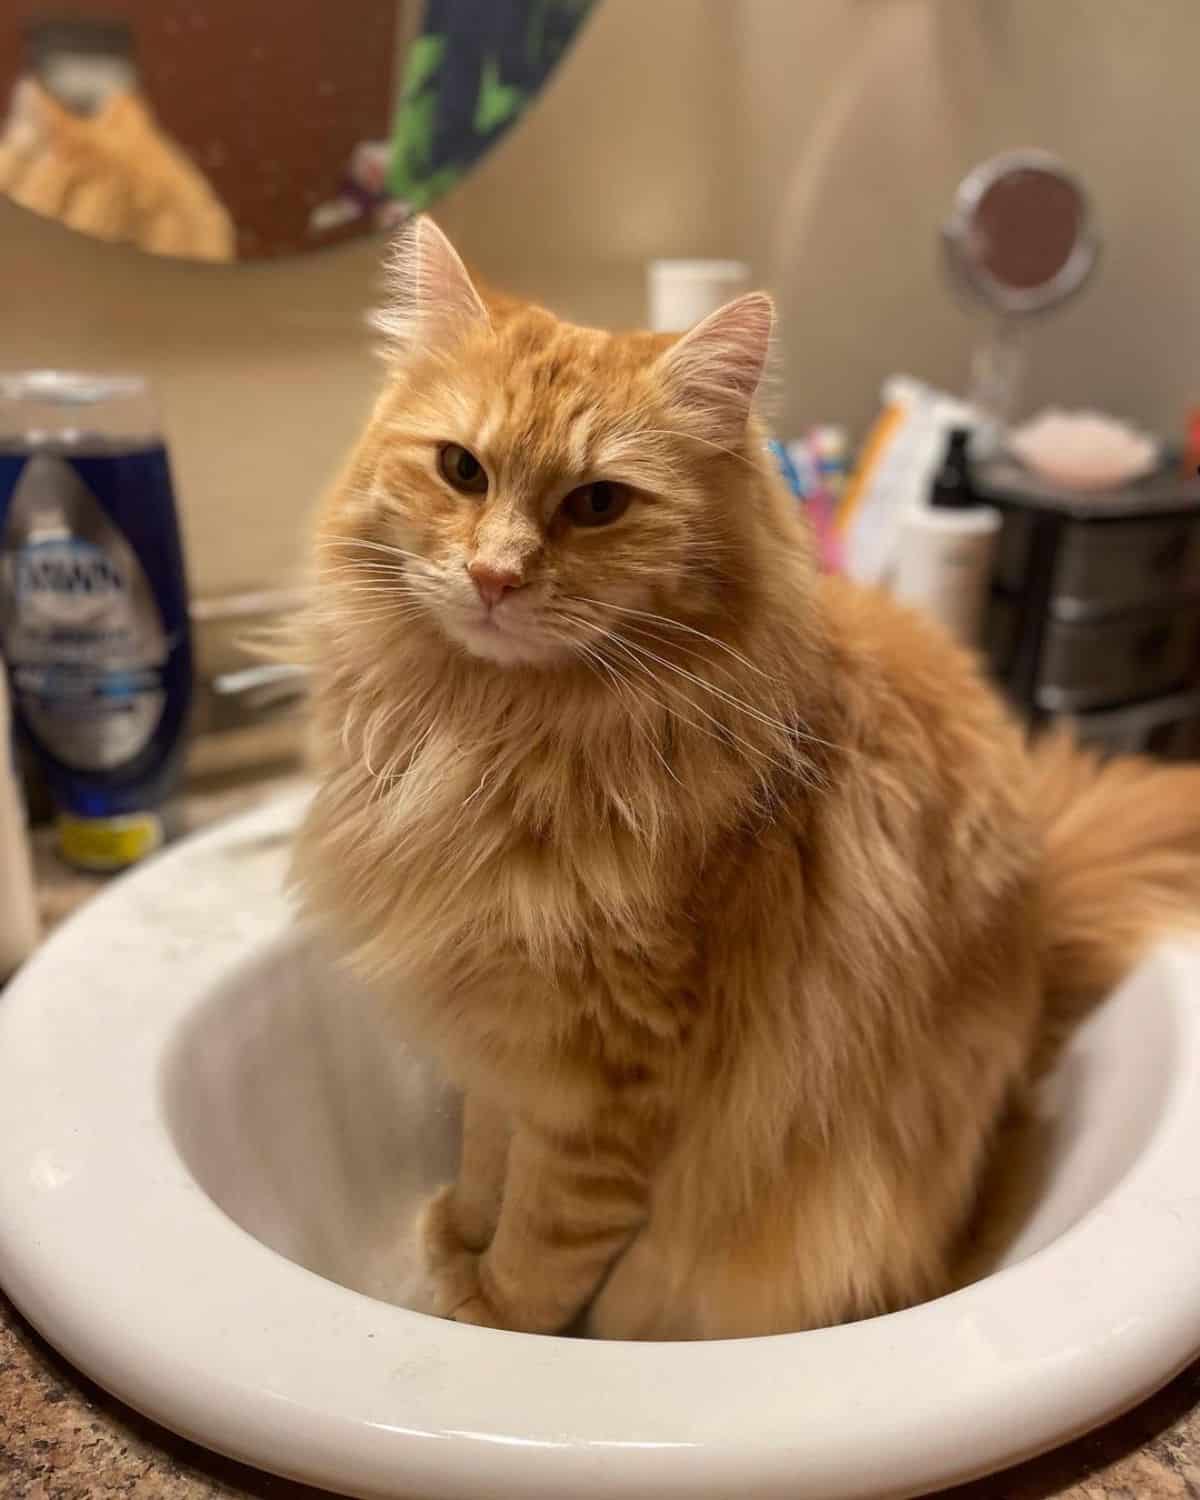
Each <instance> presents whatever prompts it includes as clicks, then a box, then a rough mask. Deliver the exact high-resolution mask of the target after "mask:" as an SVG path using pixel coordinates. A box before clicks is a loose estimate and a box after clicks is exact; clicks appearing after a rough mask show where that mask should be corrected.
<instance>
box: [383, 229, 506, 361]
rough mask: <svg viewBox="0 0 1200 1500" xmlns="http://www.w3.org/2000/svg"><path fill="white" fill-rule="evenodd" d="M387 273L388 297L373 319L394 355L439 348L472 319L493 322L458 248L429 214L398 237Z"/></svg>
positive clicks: (394, 356) (386, 267) (472, 321)
mask: <svg viewBox="0 0 1200 1500" xmlns="http://www.w3.org/2000/svg"><path fill="white" fill-rule="evenodd" d="M385 273H386V287H387V300H386V302H385V304H384V306H383V307H381V308H380V309H379V310H378V311H377V312H376V313H374V314H373V315H372V318H371V323H372V325H373V326H374V327H375V328H376V329H378V330H379V332H380V333H382V334H383V336H384V340H385V348H384V353H385V354H386V355H387V357H388V358H389V359H404V358H406V357H407V356H408V355H410V354H416V353H419V352H420V351H421V350H423V349H432V348H436V347H437V346H438V345H439V344H440V343H442V342H444V341H445V340H447V339H448V338H451V337H453V335H454V334H455V333H460V332H461V331H462V330H463V329H464V328H467V327H470V325H471V324H472V323H484V324H486V323H488V321H489V319H488V314H487V308H486V307H484V305H483V301H482V299H481V298H480V296H479V293H478V292H477V291H476V290H475V285H474V283H473V282H472V280H471V278H470V276H469V275H468V274H467V268H466V266H464V265H463V263H462V260H461V259H460V258H459V254H458V251H457V250H455V248H454V246H453V245H452V244H451V243H450V241H449V240H448V239H447V238H446V236H445V235H444V234H443V233H442V231H441V230H440V229H439V228H438V227H437V225H436V224H435V223H434V222H433V220H432V219H427V218H425V217H424V215H418V216H416V217H414V218H412V219H409V220H408V222H407V223H406V224H405V225H404V226H403V228H402V229H401V230H400V232H399V233H398V234H397V235H396V238H395V239H394V240H393V242H392V246H391V249H390V251H389V253H388V257H387V260H386V262H385Z"/></svg>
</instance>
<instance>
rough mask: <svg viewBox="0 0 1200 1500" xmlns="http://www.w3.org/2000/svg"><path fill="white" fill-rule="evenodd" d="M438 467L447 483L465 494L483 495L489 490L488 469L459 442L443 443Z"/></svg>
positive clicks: (439, 451) (439, 452)
mask: <svg viewBox="0 0 1200 1500" xmlns="http://www.w3.org/2000/svg"><path fill="white" fill-rule="evenodd" d="M438 468H439V469H440V470H441V474H442V478H443V479H444V480H445V481H446V483H447V484H452V485H453V486H454V488H455V489H456V490H461V491H462V492H463V494H464V495H482V494H484V493H486V491H487V487H488V478H487V470H486V469H485V468H484V467H483V465H482V464H481V463H480V462H479V460H478V459H477V458H476V457H475V455H474V454H473V453H470V452H468V450H467V449H466V448H462V447H460V446H459V445H458V444H457V443H443V444H442V446H441V448H440V449H439V450H438Z"/></svg>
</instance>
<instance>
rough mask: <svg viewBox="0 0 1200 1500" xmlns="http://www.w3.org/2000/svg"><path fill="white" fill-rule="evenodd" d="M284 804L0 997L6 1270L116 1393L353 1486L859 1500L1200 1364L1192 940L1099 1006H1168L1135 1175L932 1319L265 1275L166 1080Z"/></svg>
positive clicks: (270, 1258)
mask: <svg viewBox="0 0 1200 1500" xmlns="http://www.w3.org/2000/svg"><path fill="white" fill-rule="evenodd" d="M303 800H304V799H303V796H296V795H291V796H287V797H284V798H280V799H277V800H275V801H273V802H270V803H268V804H267V805H266V806H264V807H263V808H261V809H259V810H258V811H256V812H253V813H251V814H248V815H245V816H243V817H241V818H237V819H234V820H233V821H231V822H229V823H226V824H223V825H220V826H218V827H217V828H214V829H213V830H211V831H209V832H207V833H204V834H201V835H199V836H197V837H195V838H193V839H190V840H187V841H185V842H184V843H183V844H181V845H179V846H177V847H175V848H174V849H171V850H169V851H167V852H166V853H165V854H163V855H161V856H159V857H158V858H156V859H155V860H153V861H152V862H151V863H149V864H148V865H147V866H145V867H143V868H142V869H139V870H137V871H135V872H133V873H132V874H131V875H129V876H127V877H124V878H122V879H121V880H119V881H117V882H114V884H113V886H112V888H111V889H110V890H108V891H106V892H105V893H103V894H102V895H100V896H99V897H97V898H96V899H95V900H94V901H92V902H91V903H89V904H88V905H87V906H86V907H85V908H83V909H82V910H81V911H80V912H79V913H78V914H77V915H76V916H75V917H74V918H72V919H71V920H70V921H69V922H67V923H66V924H64V926H63V927H62V928H61V929H60V930H59V931H58V932H57V933H56V934H54V936H53V937H52V938H51V939H50V941H49V942H48V943H47V944H46V945H45V946H44V947H43V948H42V949H41V950H40V951H39V952H38V953H37V954H36V955H35V956H34V958H33V960H32V961H31V962H30V964H29V965H27V967H26V968H25V969H24V970H23V971H22V972H21V974H20V975H18V977H17V978H16V979H15V980H14V981H13V983H12V984H11V985H10V987H9V988H8V989H7V990H6V991H5V992H4V994H3V995H2V996H0V1283H2V1284H3V1285H4V1287H5V1289H6V1290H7V1292H8V1293H9V1295H10V1296H11V1298H12V1300H13V1301H14V1303H15V1304H16V1305H17V1307H18V1308H19V1309H20V1310H21V1311H22V1312H23V1313H24V1315H25V1316H26V1317H27V1318H28V1319H29V1320H30V1322H32V1323H33V1324H34V1326H35V1327H37V1328H38V1329H39V1330H40V1331H41V1332H42V1333H43V1334H44V1335H45V1336H46V1337H47V1338H48V1339H49V1341H50V1342H51V1343H52V1344H54V1345H55V1346H56V1347H57V1348H58V1349H59V1350H60V1351H61V1352H62V1353H63V1354H64V1355H65V1356H66V1357H67V1358H68V1359H70V1360H71V1361H72V1362H73V1363H74V1364H76V1365H77V1366H78V1367H79V1368H80V1369H82V1370H83V1371H84V1372H85V1373H86V1374H88V1375H89V1376H91V1377H92V1378H93V1379H95V1380H96V1381H97V1382H98V1383H99V1384H101V1385H102V1386H104V1387H105V1388H107V1389H108V1390H110V1391H111V1392H112V1393H113V1394H114V1395H116V1396H118V1397H119V1398H120V1399H122V1400H124V1401H126V1402H127V1403H128V1404H129V1405H131V1406H133V1407H135V1408H136V1409H138V1410H140V1411H142V1412H144V1413H145V1414H146V1415H148V1416H150V1417H152V1418H153V1419H155V1420H157V1421H159V1422H161V1423H163V1425H165V1426H167V1427H170V1428H172V1429H174V1430H175V1431H178V1432H181V1433H183V1434H184V1435H185V1436H188V1437H191V1438H193V1439H195V1440H197V1441H199V1442H202V1443H204V1444H206V1445H207V1446H209V1447H211V1448H215V1449H217V1450H219V1451H222V1452H225V1453H227V1454H229V1455H230V1456H232V1457H235V1458H239V1459H242V1460H245V1461H247V1462H250V1463H253V1464H256V1465H258V1466H259V1467H261V1468H265V1469H268V1470H271V1471H273V1472H276V1473H280V1474H284V1475H287V1476H289V1477H293V1478H297V1479H302V1480H305V1481H307V1482H308V1483H310V1484H318V1485H324V1486H326V1487H328V1488H332V1489H335V1490H342V1491H343V1492H346V1491H349V1492H351V1493H355V1494H359V1495H378V1496H408V1495H414V1496H420V1497H422V1500H467V1497H472V1496H475V1495H485V1494H486V1495H488V1496H493V1497H497V1500H501V1497H511V1500H540V1497H545V1500H551V1497H554V1500H557V1497H559V1496H561V1495H562V1494H563V1493H571V1494H573V1495H576V1496H578V1497H579V1500H590V1497H597V1500H598V1497H608V1496H613V1497H615V1496H625V1497H631V1496H639V1497H640V1496H641V1495H642V1494H644V1493H649V1492H653V1493H655V1494H661V1495H663V1496H672V1495H679V1496H682V1495H688V1496H712V1497H718V1496H720V1497H726V1496H728V1495H729V1494H731V1493H735V1492H741V1491H744V1492H746V1493H747V1494H753V1495H754V1496H756V1497H759V1496H761V1497H772V1500H773V1497H779V1500H783V1497H784V1496H787V1497H788V1500H801V1497H804V1496H810V1497H813V1500H816V1497H820V1500H841V1497H845V1500H850V1497H860V1500H861V1497H862V1496H863V1495H866V1494H878V1495H884V1494H886V1495H889V1496H902V1495H911V1494H916V1493H920V1492H923V1491H926V1490H929V1489H932V1488H936V1487H940V1486H944V1485H948V1484H952V1483H955V1482H958V1481H961V1480H965V1479H967V1478H970V1477H973V1476H975V1475H978V1474H982V1473H986V1472H991V1471H994V1470H995V1469H997V1468H1000V1467H1003V1466H1005V1465H1008V1464H1010V1463H1013V1462H1016V1461H1018V1460H1020V1459H1022V1458H1025V1457H1029V1456H1031V1455H1033V1454H1034V1453H1036V1452H1039V1451H1042V1450H1044V1449H1046V1448H1049V1447H1052V1446H1054V1445H1056V1444H1057V1443H1060V1442H1063V1441H1066V1440H1067V1439H1069V1438H1071V1437H1074V1436H1076V1435H1077V1434H1079V1433H1080V1432H1082V1431H1084V1430H1086V1429H1088V1428H1090V1427H1093V1426H1095V1425H1098V1424H1099V1423H1101V1422H1103V1421H1105V1420H1108V1419H1109V1418H1111V1417H1112V1416H1115V1415H1117V1414H1118V1413H1119V1412H1120V1411H1122V1410H1124V1409H1126V1408H1128V1407H1129V1406H1131V1405H1134V1404H1135V1403H1136V1402H1137V1401H1139V1400H1141V1399H1142V1398H1144V1397H1145V1396H1146V1395H1148V1394H1150V1392H1151V1391H1153V1390H1154V1389H1156V1388H1157V1387H1158V1386H1160V1385H1162V1384H1164V1383H1165V1382H1166V1381H1167V1380H1168V1379H1170V1378H1171V1376H1172V1375H1174V1374H1175V1373H1176V1372H1177V1371H1178V1370H1179V1369H1180V1368H1182V1367H1183V1366H1184V1365H1185V1364H1187V1363H1188V1361H1189V1360H1190V1359H1191V1358H1192V1357H1193V1356H1194V1355H1195V1353H1196V1351H1197V1349H1198V1348H1200V1191H1189V1184H1190V1182H1191V1181H1192V1180H1193V1178H1194V1172H1195V1167H1194V1162H1195V1144H1194V1143H1195V1141H1196V1140H1197V1139H1200V946H1193V945H1188V946H1185V945H1183V944H1167V945H1164V946H1163V948H1162V949H1160V950H1158V951H1157V952H1156V953H1155V954H1154V955H1153V956H1152V958H1151V959H1150V960H1148V962H1147V965H1145V966H1144V968H1143V970H1142V971H1141V972H1140V974H1139V976H1138V977H1137V978H1136V980H1135V981H1133V982H1132V983H1131V985H1130V986H1126V987H1125V988H1124V990H1123V991H1122V992H1120V993H1119V994H1118V996H1117V997H1115V998H1114V1000H1113V1001H1111V1002H1110V1004H1111V1005H1114V1006H1117V1005H1120V1004H1125V1005H1131V1004H1141V1005H1151V1006H1154V1007H1156V1011H1157V1012H1158V1013H1160V1019H1161V1020H1162V1023H1163V1024H1165V1025H1167V1026H1169V1028H1170V1030H1171V1033H1172V1041H1173V1043H1174V1060H1173V1061H1174V1069H1173V1072H1172V1074H1171V1077H1170V1080H1169V1084H1170V1086H1169V1088H1168V1089H1167V1091H1166V1094H1165V1097H1164V1099H1163V1102H1162V1105H1161V1108H1160V1109H1159V1112H1158V1117H1157V1119H1156V1121H1155V1123H1154V1126H1153V1129H1152V1131H1151V1134H1150V1138H1149V1140H1148V1142H1147V1143H1146V1145H1145V1147H1144V1149H1143V1150H1142V1152H1141V1154H1140V1156H1139V1157H1138V1159H1137V1161H1136V1162H1135V1163H1134V1164H1133V1166H1132V1167H1131V1169H1130V1170H1129V1171H1128V1173H1127V1174H1126V1176H1125V1177H1124V1179H1123V1180H1122V1181H1121V1183H1120V1184H1119V1186H1118V1187H1117V1188H1116V1189H1115V1190H1114V1191H1113V1192H1112V1193H1110V1194H1109V1195H1108V1196H1107V1197H1106V1198H1105V1199H1104V1200H1103V1201H1102V1202H1100V1203H1099V1204H1097V1205H1096V1206H1095V1207H1094V1208H1093V1209H1092V1210H1090V1211H1089V1212H1088V1213H1087V1214H1086V1215H1085V1216H1084V1217H1083V1219H1081V1220H1080V1221H1079V1222H1078V1223H1077V1224H1075V1225H1074V1227H1073V1228H1071V1229H1070V1230H1068V1231H1067V1232H1066V1233H1065V1234H1064V1235H1062V1236H1061V1237H1060V1238H1059V1239H1058V1240H1056V1241H1055V1242H1054V1243H1053V1244H1051V1245H1049V1246H1047V1247H1046V1248H1044V1249H1042V1250H1040V1251H1038V1252H1037V1253H1036V1254H1034V1255H1033V1256H1031V1257H1030V1258H1029V1259H1027V1260H1024V1261H1022V1262H1021V1263H1019V1264H1017V1265H1013V1266H1010V1267H1008V1268H1006V1269H1005V1270H1003V1271H1001V1272H999V1273H998V1274H996V1275H993V1276H991V1277H988V1278H987V1279H985V1280H984V1281H982V1282H979V1283H977V1284H975V1285H974V1286H971V1287H967V1288H965V1289H964V1290H962V1291H960V1292H957V1293H955V1294H953V1295H952V1296H950V1297H945V1298H942V1299H939V1300H938V1301H936V1302H933V1303H928V1304H925V1305H924V1306H921V1307H917V1308H911V1309H908V1310H907V1311H904V1312H900V1313H895V1314H891V1315H889V1316H887V1317H883V1318H876V1319H873V1320H870V1321H867V1322H862V1323H856V1324H851V1325H847V1326H845V1327H842V1328H834V1329H822V1330H817V1331H815V1332H810V1333H802V1334H789V1335H781V1336H777V1337H775V1338H769V1339H746V1340H736V1341H730V1342H722V1343H711V1344H641V1345H626V1344H601V1343H584V1342H581V1341H575V1340H567V1339H551V1338H539V1337H531V1336H528V1335H517V1334H506V1333H498V1332H495V1331H492V1330H487V1329H476V1328H470V1327H465V1326H460V1325H457V1324H450V1323H444V1322H438V1321H437V1320H434V1319H431V1318H427V1317H425V1316H424V1315H422V1314H419V1313H414V1312H410V1311H407V1310H406V1309H402V1308H398V1307H393V1306H391V1305H389V1304H386V1303H382V1302H378V1301H375V1300H373V1299H371V1298H368V1297H365V1296H363V1295H362V1294H360V1293H358V1292H354V1291H351V1290H348V1289H346V1288H344V1287H341V1286H339V1285H337V1284H335V1283H333V1282H330V1281H326V1280H324V1279H323V1278H321V1277H319V1276H316V1275H314V1274H313V1273H312V1272H309V1271H307V1270H304V1269H303V1268H302V1267H300V1266H298V1265H295V1264H294V1263H292V1262H290V1261H288V1260H286V1259H284V1258H283V1257H282V1256H280V1255H278V1254H277V1253H276V1252H275V1251H273V1250H270V1249H268V1248H267V1247H266V1246H264V1245H262V1244H260V1243H259V1242H258V1241H257V1240H255V1239H254V1238H253V1237H252V1236H250V1235H249V1234H248V1233H247V1232H246V1231H245V1230H243V1229H241V1228H240V1227H239V1226H238V1225H237V1224H235V1223H234V1221H233V1220H232V1219H230V1218H229V1217H228V1216H227V1215H226V1214H225V1212H224V1211H223V1210H222V1209H221V1208H220V1207H219V1206H218V1205H217V1204H216V1203H214V1202H213V1201H212V1200H211V1199H210V1198H209V1197H208V1196H207V1194H205V1193H204V1192H203V1191H202V1190H201V1189H200V1188H199V1186H198V1185H197V1184H196V1182H195V1181H194V1179H193V1178H192V1177H191V1174H190V1172H189V1171H188V1169H187V1167H186V1165H185V1164H184V1163H183V1161H182V1160H181V1158H180V1157H179V1154H178V1151H177V1149H176V1146H175V1142H174V1139H173V1137H172V1135H171V1132H170V1129H169V1125H168V1121H167V1119H166V1112H165V1110H164V1107H163V1102H162V1100H161V1097H160V1080H161V1076H162V1066H163V1061H164V1058H165V1057H166V1056H167V1055H168V1054H169V1051H170V1048H171V1045H172V1041H173V1039H174V1037H175V1036H176V1034H177V1031H178V1028H179V1026H180V1025H181V1024H182V1023H183V1022H184V1020H185V1018H186V1017H187V1016H189V1015H190V1014H191V1013H192V1011H193V1009H194V1007H195V1006H196V1005H197V1004H200V1003H202V1002H203V1000H204V998H205V997H206V996H207V995H208V994H209V993H210V991H211V988H212V986H213V985H214V984H215V983H216V982H218V981H219V979H220V978H221V977H223V976H224V975H225V974H227V973H228V972H229V970H230V969H231V968H232V967H233V966H234V965H235V964H237V963H238V962H240V961H243V960H244V959H245V958H246V957H247V956H249V955H251V954H252V953H254V952H256V951H258V950H259V949H260V948H261V946H262V945H263V944H264V943H265V942H267V941H270V940H272V939H277V938H279V937H280V936H281V934H282V933H283V932H284V931H285V929H286V927H287V925H288V921H289V914H288V908H287V904H286V901H285V899H284V897H283V895H282V892H281V890H280V889H279V877H280V874H281V872H282V869H283V865H284V860H285V852H284V846H283V842H282V840H283V839H285V837H286V833H287V831H288V830H289V829H290V828H291V827H292V826H293V824H294V822H295V821H296V819H297V817H298V816H299V813H300V811H301V808H302V805H303ZM218 871H219V872H220V874H221V877H222V878H221V879H219V880H212V879H207V880H206V877H207V876H211V875H212V874H214V873H215V872H218ZM98 955H105V957H104V959H103V960H101V959H99V958H98ZM1141 992H1144V994H1142V993H1141ZM1189 992H1190V994H1189ZM81 994H82V995H83V996H84V1000H83V1004H82V1006H81V1003H80V996H81ZM1131 994H1132V996H1133V999H1132V1000H1131V999H1129V998H1128V996H1129V995H1131ZM1123 997H1124V998H1123ZM1135 1065H1136V1060H1135V1061H1132V1062H1131V1063H1130V1066H1135ZM1157 1077H1158V1075H1157V1074H1156V1075H1155V1078H1154V1079H1151V1080H1150V1081H1151V1082H1153V1081H1155V1080H1156V1079H1157ZM147 1184H153V1185H154V1188H155V1191H154V1193H153V1194H151V1195H148V1194H147V1191H146V1185H147ZM131 1266H134V1267H136V1274H130V1270H129V1268H130V1267H131ZM181 1286H182V1287H183V1288H184V1289H185V1290H186V1294H185V1295H180V1289H181ZM317 1335H319V1336H317ZM314 1350H318V1351H320V1352H319V1357H317V1358H315V1359H314V1358H313V1357H312V1355H313V1351H314ZM226 1363H229V1364H230V1365H231V1367H230V1368H229V1369H226V1368H225V1365H226ZM497 1373H499V1374H500V1375H501V1376H502V1378H501V1379H499V1380H498V1379H497V1378H496V1377H497ZM531 1390H532V1391H536V1401H535V1402H532V1401H530V1399H529V1392H530V1391H531ZM914 1390H920V1391H921V1392H922V1395H921V1399H920V1402H919V1405H918V1406H917V1407H916V1408H914V1407H912V1406H911V1405H906V1404H905V1398H906V1397H908V1398H909V1399H911V1394H912V1392H913V1391H914Z"/></svg>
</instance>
